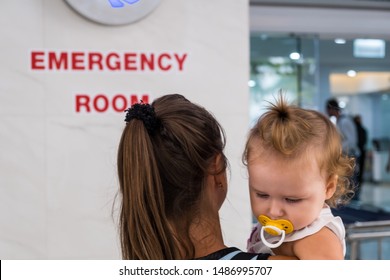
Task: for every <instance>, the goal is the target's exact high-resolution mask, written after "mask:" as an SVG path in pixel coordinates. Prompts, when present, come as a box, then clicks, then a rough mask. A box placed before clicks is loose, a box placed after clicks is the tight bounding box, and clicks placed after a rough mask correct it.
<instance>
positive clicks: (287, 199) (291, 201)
mask: <svg viewBox="0 0 390 280" xmlns="http://www.w3.org/2000/svg"><path fill="white" fill-rule="evenodd" d="M301 200H302V199H299V198H286V201H287V202H289V203H297V202H300V201H301Z"/></svg>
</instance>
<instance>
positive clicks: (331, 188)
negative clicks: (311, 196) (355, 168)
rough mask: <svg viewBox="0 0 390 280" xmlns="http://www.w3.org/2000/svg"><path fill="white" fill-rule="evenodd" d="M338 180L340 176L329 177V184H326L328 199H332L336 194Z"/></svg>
mask: <svg viewBox="0 0 390 280" xmlns="http://www.w3.org/2000/svg"><path fill="white" fill-rule="evenodd" d="M338 179H339V176H338V175H336V174H333V175H330V176H329V178H328V182H327V183H326V190H325V195H326V199H329V198H331V197H332V196H333V195H334V193H335V192H336V189H337V181H338Z"/></svg>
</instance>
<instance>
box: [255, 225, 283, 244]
mask: <svg viewBox="0 0 390 280" xmlns="http://www.w3.org/2000/svg"><path fill="white" fill-rule="evenodd" d="M267 228H270V229H272V230H274V231H276V232H277V233H278V235H282V237H281V238H280V240H279V241H278V242H276V243H270V242H268V241H267V240H266V239H265V237H264V230H265V229H267ZM285 236H286V233H285V231H284V230H281V229H280V228H278V227H275V226H263V227H261V231H260V237H261V241H263V243H264V244H265V245H266V246H267V247H269V248H277V247H279V246H280V245H281V244H282V243H283V241H284V238H285Z"/></svg>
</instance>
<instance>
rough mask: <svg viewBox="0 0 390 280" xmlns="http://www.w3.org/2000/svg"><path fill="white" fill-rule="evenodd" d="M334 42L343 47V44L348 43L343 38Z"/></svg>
mask: <svg viewBox="0 0 390 280" xmlns="http://www.w3.org/2000/svg"><path fill="white" fill-rule="evenodd" d="M334 42H335V43H336V44H339V45H343V44H345V43H346V42H347V41H346V40H345V39H343V38H336V39H334Z"/></svg>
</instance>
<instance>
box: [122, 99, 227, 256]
mask: <svg viewBox="0 0 390 280" xmlns="http://www.w3.org/2000/svg"><path fill="white" fill-rule="evenodd" d="M139 106H141V107H142V106H148V110H151V111H152V113H151V114H149V115H147V116H141V117H140V116H139V114H138V113H134V115H135V116H132V117H127V119H126V127H125V128H124V130H123V133H122V137H121V140H120V144H119V148H118V176H119V184H120V197H121V207H120V217H119V223H120V239H121V249H122V257H123V259H144V260H148V259H149V260H151V259H192V258H194V252H195V249H194V246H193V244H192V242H191V238H190V234H189V230H190V225H191V223H193V222H194V221H195V219H196V218H197V216H198V214H199V207H200V205H199V203H200V199H201V197H202V194H203V190H204V186H205V179H206V177H207V175H208V174H209V173H210V165H211V164H212V163H213V162H214V160H215V157H216V156H218V155H222V159H223V160H222V166H220V167H219V168H218V170H216V171H215V172H216V173H221V172H223V171H225V169H226V167H227V160H226V158H225V155H224V154H223V149H224V146H225V136H224V132H223V130H222V127H221V126H220V124H219V123H218V122H217V121H216V119H215V118H214V117H213V116H212V115H211V114H210V113H209V112H208V111H207V110H206V109H204V108H203V107H201V106H199V105H196V104H194V103H192V102H190V101H188V100H187V99H186V98H184V97H183V96H182V95H178V94H171V95H165V96H162V97H160V98H158V99H156V100H155V101H154V102H153V103H152V104H151V105H149V104H139ZM130 109H131V108H130ZM130 109H129V110H130ZM129 112H130V111H129ZM129 112H128V113H129Z"/></svg>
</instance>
